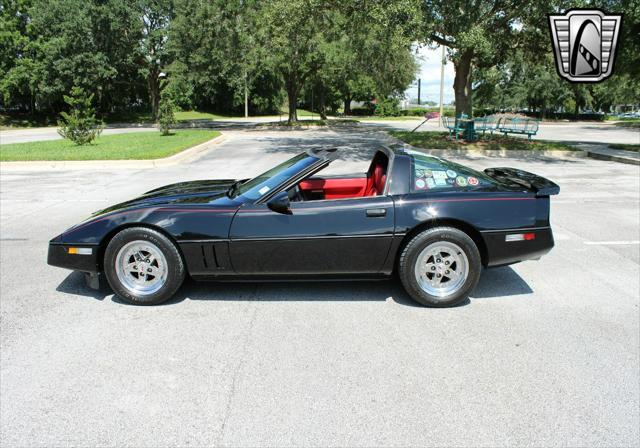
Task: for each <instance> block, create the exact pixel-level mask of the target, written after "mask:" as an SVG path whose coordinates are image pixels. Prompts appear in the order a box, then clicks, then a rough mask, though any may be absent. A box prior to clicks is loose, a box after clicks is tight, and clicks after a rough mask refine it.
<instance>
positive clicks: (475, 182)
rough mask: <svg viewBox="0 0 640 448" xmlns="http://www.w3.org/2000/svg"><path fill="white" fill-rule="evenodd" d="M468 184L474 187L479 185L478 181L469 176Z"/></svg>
mask: <svg viewBox="0 0 640 448" xmlns="http://www.w3.org/2000/svg"><path fill="white" fill-rule="evenodd" d="M467 182H469V185H473V186H475V185H478V179H476V178H475V177H473V176H469V177H468V178H467Z"/></svg>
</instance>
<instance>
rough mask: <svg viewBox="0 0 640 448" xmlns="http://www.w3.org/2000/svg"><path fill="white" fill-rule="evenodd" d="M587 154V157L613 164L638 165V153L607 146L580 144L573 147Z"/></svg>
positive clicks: (639, 163)
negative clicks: (608, 161) (609, 161)
mask: <svg viewBox="0 0 640 448" xmlns="http://www.w3.org/2000/svg"><path fill="white" fill-rule="evenodd" d="M575 146H576V147H578V148H580V149H581V150H583V151H586V152H587V156H588V157H591V158H592V159H598V160H611V161H613V162H619V163H627V164H629V165H640V153H638V152H635V151H625V150H623V149H611V148H609V146H608V145H599V144H587V143H580V144H577V145H575Z"/></svg>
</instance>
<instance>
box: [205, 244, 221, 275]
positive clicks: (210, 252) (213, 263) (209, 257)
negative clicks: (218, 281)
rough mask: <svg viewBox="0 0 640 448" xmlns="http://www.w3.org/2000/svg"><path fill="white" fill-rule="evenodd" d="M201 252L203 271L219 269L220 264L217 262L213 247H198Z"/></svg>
mask: <svg viewBox="0 0 640 448" xmlns="http://www.w3.org/2000/svg"><path fill="white" fill-rule="evenodd" d="M200 249H201V251H202V264H203V265H204V267H205V269H209V267H211V268H212V269H220V263H219V262H218V255H217V254H216V247H215V246H214V245H210V246H209V245H207V246H200Z"/></svg>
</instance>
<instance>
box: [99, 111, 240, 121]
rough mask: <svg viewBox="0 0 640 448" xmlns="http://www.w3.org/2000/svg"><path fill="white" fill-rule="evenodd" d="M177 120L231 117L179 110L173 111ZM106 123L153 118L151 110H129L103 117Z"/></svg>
mask: <svg viewBox="0 0 640 448" xmlns="http://www.w3.org/2000/svg"><path fill="white" fill-rule="evenodd" d="M175 116H176V120H178V121H191V120H221V119H225V118H232V116H231V115H219V114H213V113H209V112H200V111H197V110H181V111H177V112H176V113H175ZM105 122H106V123H151V122H153V119H152V117H151V112H129V113H119V114H116V115H111V116H108V117H106V118H105Z"/></svg>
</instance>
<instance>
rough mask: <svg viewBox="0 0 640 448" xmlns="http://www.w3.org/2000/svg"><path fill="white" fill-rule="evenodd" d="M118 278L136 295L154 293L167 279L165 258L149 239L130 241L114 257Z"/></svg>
mask: <svg viewBox="0 0 640 448" xmlns="http://www.w3.org/2000/svg"><path fill="white" fill-rule="evenodd" d="M115 271H116V275H117V276H118V280H119V281H120V283H121V284H122V286H124V287H125V288H126V289H127V290H128V291H129V292H131V293H133V294H136V295H138V296H147V295H151V294H154V293H156V292H157V291H158V290H160V288H162V286H164V284H165V282H166V281H167V272H168V269H167V259H166V258H165V256H164V254H163V253H162V251H161V250H160V249H159V248H158V246H156V245H155V244H153V243H151V242H149V241H142V240H135V241H131V242H129V243H127V244H125V245H124V246H122V248H120V250H119V251H118V254H117V255H116V259H115Z"/></svg>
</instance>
